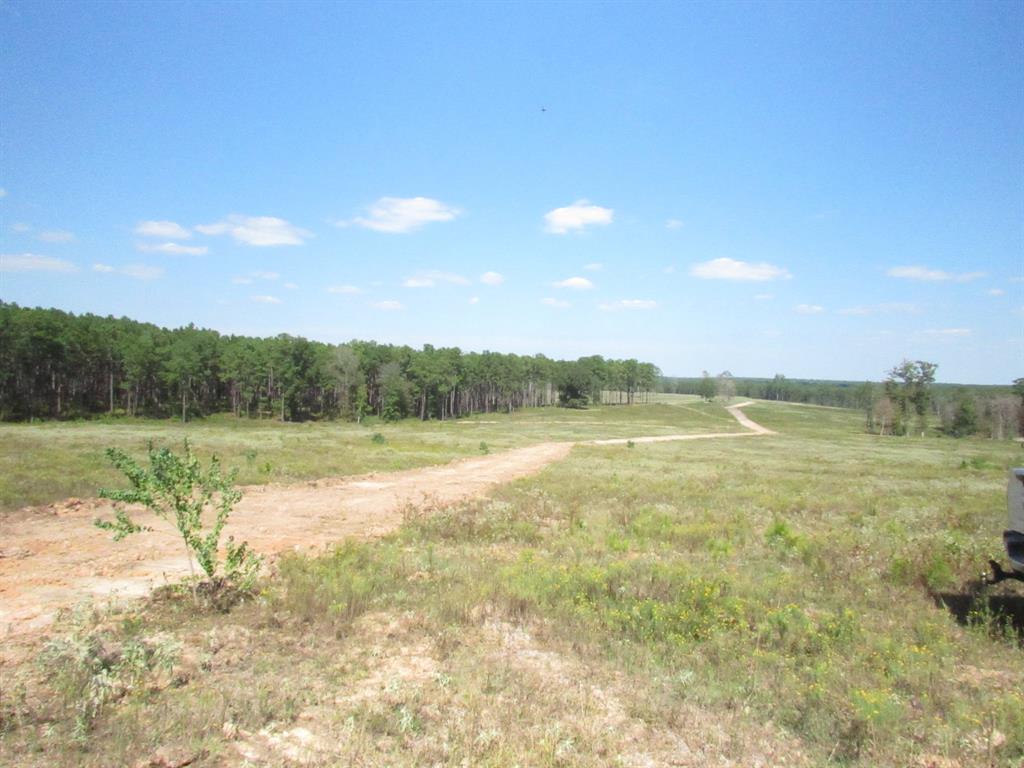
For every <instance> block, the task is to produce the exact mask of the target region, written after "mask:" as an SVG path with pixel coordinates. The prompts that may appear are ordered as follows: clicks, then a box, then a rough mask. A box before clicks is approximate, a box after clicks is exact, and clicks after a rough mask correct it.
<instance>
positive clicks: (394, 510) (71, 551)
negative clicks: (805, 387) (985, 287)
mask: <svg viewBox="0 0 1024 768" xmlns="http://www.w3.org/2000/svg"><path fill="white" fill-rule="evenodd" d="M744 405H749V403H741V404H739V405H735V406H732V407H730V408H729V409H728V410H729V413H731V414H732V415H733V417H734V418H735V419H736V420H737V421H739V422H740V423H741V424H742V425H743V426H744V427H746V428H747V429H748V430H749V431H747V432H724V433H713V434H698V435H664V436H657V437H634V438H631V440H632V442H634V443H652V442H663V441H672V440H708V439H716V438H735V437H750V436H754V435H759V434H760V435H763V434H774V433H772V432H771V431H770V430H767V429H765V428H764V427H762V426H760V425H759V424H757V423H755V422H753V421H751V420H750V419H748V418H747V417H746V416H745V415H744V414H743V413H742V411H740V408H742V407H743V406H744ZM629 441H630V439H627V438H622V439H614V440H593V441H590V442H589V443H588V444H591V445H617V444H625V443H627V442H629ZM574 445H576V443H572V442H558V443H540V444H538V445H532V446H529V447H527V448H518V449H516V450H512V451H506V452H504V453H497V454H491V455H488V456H480V457H474V458H469V459H460V460H458V461H454V462H451V463H450V464H445V465H443V466H439V467H425V468H421V469H413V470H407V471H403V472H391V473H386V474H378V475H369V476H364V477H357V478H346V479H327V480H317V481H313V482H306V483H298V484H295V485H287V486H284V485H262V486H250V487H247V488H245V489H244V494H245V495H244V497H243V499H242V501H241V502H240V503H239V504H238V506H237V507H236V508H235V511H234V513H233V514H232V518H231V522H230V524H229V525H228V527H227V529H226V534H232V533H234V534H235V535H236V536H237V537H238V538H239V539H245V540H246V541H248V542H249V544H250V545H251V546H252V547H253V549H255V550H256V551H257V552H260V553H263V554H265V555H269V556H274V555H278V554H280V553H282V552H286V551H288V550H292V549H302V550H310V549H316V548H318V547H323V546H326V545H328V544H331V543H333V542H336V541H339V540H341V539H345V538H348V537H358V538H369V537H374V536H380V535H383V534H385V533H387V532H389V531H392V530H394V529H395V528H397V527H398V526H399V525H400V524H401V522H402V510H403V508H405V507H406V506H407V505H408V504H420V503H423V502H424V500H429V502H430V503H433V504H442V505H443V504H451V503H453V502H457V501H461V500H464V499H470V498H474V497H478V496H481V495H483V494H485V493H487V491H489V490H490V489H491V488H493V487H494V486H496V485H499V484H502V483H507V482H510V481H512V480H516V479H518V478H520V477H526V476H528V475H532V474H534V473H536V472H538V471H540V470H541V469H543V468H544V467H546V466H547V465H548V464H551V463H552V462H555V461H558V460H559V459H563V458H565V457H566V456H567V455H568V454H569V451H571V450H572V448H573V446H574ZM112 515H113V509H112V507H111V505H110V503H109V502H107V501H104V500H101V499H93V500H87V501H82V500H77V499H71V500H68V501H65V502H62V503H59V504H54V505H51V506H49V507H45V508H42V509H35V510H23V511H22V512H19V513H15V514H13V515H10V516H8V517H7V518H5V519H3V520H0V637H12V636H16V635H24V634H28V633H32V632H33V631H34V630H37V629H40V628H42V627H45V626H46V625H48V624H49V623H50V622H51V621H52V620H53V618H54V616H55V615H56V613H57V611H58V610H59V609H61V608H65V607H71V606H73V605H75V604H77V603H80V602H82V601H85V600H90V599H92V600H97V599H99V600H102V599H105V598H110V599H120V598H130V597H139V596H142V595H145V594H148V593H149V591H150V590H152V589H153V588H154V587H157V586H160V585H161V584H163V583H165V582H172V581H176V580H178V579H180V578H181V577H183V576H186V575H188V574H189V572H190V570H189V560H188V558H187V556H186V553H185V550H184V548H183V545H182V543H181V538H180V537H179V536H178V535H177V534H176V533H172V532H171V531H169V530H168V526H167V524H166V523H164V522H163V521H161V520H158V519H156V518H155V517H153V516H152V515H151V514H150V513H146V512H140V513H138V514H136V515H133V517H134V518H135V519H136V520H137V521H138V522H140V523H141V524H143V525H152V527H153V528H154V531H153V532H152V533H146V534H141V535H139V536H136V537H134V538H133V539H132V540H131V542H130V543H126V542H114V541H112V540H111V536H110V534H109V533H108V532H106V531H103V530H100V529H99V528H97V527H96V526H95V525H93V520H94V519H95V518H96V517H104V518H106V519H110V518H111V517H112Z"/></svg>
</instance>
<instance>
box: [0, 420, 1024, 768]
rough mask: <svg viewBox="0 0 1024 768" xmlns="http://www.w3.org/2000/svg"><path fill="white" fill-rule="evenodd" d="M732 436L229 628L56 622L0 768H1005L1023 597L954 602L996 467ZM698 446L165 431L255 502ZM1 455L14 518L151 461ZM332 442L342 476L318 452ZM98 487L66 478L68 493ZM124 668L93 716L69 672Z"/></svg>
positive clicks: (922, 443)
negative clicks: (132, 767) (489, 454)
mask: <svg viewBox="0 0 1024 768" xmlns="http://www.w3.org/2000/svg"><path fill="white" fill-rule="evenodd" d="M746 412H747V413H748V415H749V416H750V417H751V418H753V419H754V420H755V421H758V422H759V423H761V424H763V425H764V426H766V427H769V428H771V429H774V430H777V431H778V432H779V433H780V434H779V435H778V436H772V437H757V438H750V439H743V440H708V441H695V442H689V443H660V444H651V445H636V446H633V447H628V446H611V447H599V446H580V447H577V448H576V449H575V450H574V451H573V453H572V455H571V457H570V458H569V459H568V460H566V461H563V462H560V463H558V464H555V465H552V466H550V467H549V468H547V469H546V470H544V471H543V472H541V473H540V474H538V475H536V476H534V477H532V478H527V479H524V480H520V481H518V482H516V483H513V484H511V485H508V486H505V487H503V488H501V489H500V490H499V491H497V492H496V493H495V494H493V496H492V497H491V498H490V499H488V500H484V501H479V502H474V503H470V504H466V505H462V506H458V507H454V508H449V509H446V510H441V511H439V512H436V513H433V514H430V515H426V514H425V515H417V514H413V513H410V515H409V516H408V520H407V522H406V523H405V525H403V527H402V528H401V529H400V530H399V531H398V532H396V533H395V534H393V535H391V536H389V537H387V538H385V539H382V540H380V541H376V542H370V543H363V544H352V543H350V544H346V545H342V546H339V548H338V549H337V550H336V551H335V552H333V553H331V554H329V555H326V556H323V557H320V558H301V557H291V558H288V559H286V560H284V561H282V562H281V563H280V566H279V568H278V569H277V570H276V572H275V573H274V575H272V576H270V577H268V579H267V580H266V581H265V582H264V584H263V589H262V592H261V594H260V596H259V597H258V599H255V600H252V601H250V602H248V603H245V604H243V605H241V606H238V607H236V608H235V609H233V610H232V611H231V612H230V613H227V614H220V613H216V612H201V611H197V610H196V609H195V608H194V607H193V606H192V603H191V601H190V599H188V598H180V599H166V600H161V601H156V602H153V603H151V604H149V605H148V606H146V607H143V608H140V609H139V610H138V611H134V612H131V613H127V614H122V615H119V616H117V617H110V616H108V615H101V616H99V617H96V618H92V619H89V618H81V619H79V623H78V624H77V625H73V624H71V623H66V624H65V625H64V626H63V631H64V632H65V633H66V637H67V638H70V639H69V640H67V641H66V645H65V647H64V650H65V652H63V653H57V652H56V651H55V650H54V649H53V648H51V653H50V657H49V660H48V661H47V662H46V663H47V666H46V667H43V666H42V662H40V663H39V664H35V665H25V666H24V667H22V668H20V669H18V670H13V671H10V672H11V674H10V675H5V678H6V679H7V680H8V681H9V682H5V684H4V689H3V700H2V702H0V717H2V718H3V720H2V727H0V734H2V736H0V762H6V763H9V764H21V765H40V766H41V765H51V764H62V763H63V764H70V763H78V764H82V765H96V766H100V765H119V764H132V763H133V762H135V761H136V760H137V759H138V756H139V755H142V756H145V755H149V754H153V753H154V752H155V751H156V750H157V749H158V748H160V747H164V748H173V749H176V750H179V751H180V752H181V753H182V754H187V755H196V756H198V760H197V762H196V764H197V765H221V764H225V765H241V764H243V760H244V759H247V758H245V757H244V755H245V754H248V755H249V756H250V757H249V758H248V759H250V760H251V761H252V763H259V762H261V761H262V762H265V763H266V764H279V765H293V764H299V763H298V762H296V760H297V757H296V756H297V755H298V756H303V757H305V758H308V760H309V762H308V763H307V764H310V765H367V766H369V765H402V766H413V765H443V766H449V765H450V766H456V765H484V766H488V765H489V766H505V765H514V764H516V765H522V766H607V765H643V764H651V765H662V764H670V762H669V760H670V758H678V757H679V756H680V755H682V754H684V753H683V747H682V746H680V745H681V744H685V745H688V747H687V748H689V749H691V750H696V749H698V748H699V749H703V750H704V752H703V753H699V752H691V755H690V757H689V758H688V759H690V761H691V762H690V763H687V764H693V765H719V764H738V765H753V764H763V765H781V764H789V765H799V764H804V765H857V766H921V767H922V768H924V767H926V766H935V767H938V766H945V767H951V766H1001V767H1005V768H1011V767H1013V768H1016V767H1017V766H1020V765H1021V760H1022V759H1024V685H1022V683H1024V650H1022V645H1021V636H1020V635H1018V634H1017V633H1016V632H1015V631H1014V630H1013V628H1012V627H1011V626H1009V625H1008V624H1007V623H1006V622H1005V621H1003V620H1002V618H1001V617H1000V616H999V615H998V610H999V609H1003V610H1006V611H1007V612H1009V613H1011V614H1014V613H1015V615H1016V617H1017V618H1018V619H1020V617H1021V616H1024V589H1021V588H1019V587H1016V586H1015V585H1002V586H1000V587H997V588H992V589H991V590H990V591H989V592H988V593H986V595H985V596H984V597H985V599H975V600H973V602H972V597H973V596H974V593H973V592H972V591H971V590H972V588H971V587H970V583H971V582H972V581H973V580H975V579H976V578H977V576H978V573H979V572H980V571H981V569H982V568H983V567H984V564H985V562H986V560H987V559H988V558H989V557H990V556H996V557H998V556H999V555H1000V549H1001V538H1000V536H1001V532H1002V529H1003V526H1004V523H1005V482H1006V480H1005V473H1006V470H1007V469H1008V468H1009V467H1011V466H1018V465H1020V464H1022V463H1024V456H1022V450H1021V446H1020V445H1019V444H1016V443H1009V442H1007V443H995V442H990V441H981V440H959V441H957V440H951V439H943V438H924V439H914V438H911V439H905V438H892V437H884V438H882V437H877V436H872V435H866V434H863V431H862V425H861V417H860V415H859V414H856V413H852V412H847V411H842V410H837V409H826V408H814V407H808V406H796V405H786V404H774V403H761V404H756V405H752V406H749V407H748V408H747V409H746ZM726 420H729V416H728V414H726V413H725V412H724V410H723V409H722V408H721V407H719V406H714V405H699V404H697V403H695V402H693V401H674V402H672V403H668V402H666V403H663V404H658V405H652V406H642V407H641V406H638V407H633V408H611V409H609V408H606V409H595V410H593V411H586V412H581V413H567V412H565V411H561V410H554V409H552V410H545V411H533V412H528V413H524V414H516V415H513V416H498V417H487V418H485V417H481V418H480V419H479V420H478V421H479V422H480V423H476V424H472V425H470V426H463V425H461V424H460V425H456V424H448V425H436V424H426V425H421V424H400V425H394V426H387V427H379V426H370V427H367V428H356V427H343V426H337V427H335V426H329V425H328V426H324V425H312V426H297V427H290V426H284V427H282V426H280V425H259V426H251V425H244V426H239V425H235V424H226V423H223V422H211V423H208V424H203V425H198V426H196V427H194V428H192V429H190V432H189V434H190V436H191V437H192V438H193V439H194V440H195V442H196V444H197V445H198V446H199V447H200V448H202V449H204V450H212V449H216V450H218V451H220V452H222V453H224V454H225V455H227V456H228V457H238V456H241V457H242V458H243V461H244V451H245V450H247V449H248V448H247V446H250V445H251V446H253V448H254V449H255V450H257V451H258V455H257V458H256V459H255V463H257V464H258V463H259V462H261V461H264V460H266V461H270V462H271V463H272V464H273V467H274V469H273V473H272V474H275V475H276V479H281V478H291V477H306V476H312V475H317V476H319V475H326V474H335V473H343V472H361V471H365V470H367V469H387V468H390V467H391V466H413V465H416V464H424V463H431V462H437V461H444V460H446V459H447V458H451V457H455V456H459V455H467V454H472V453H474V452H477V451H478V450H479V443H480V442H481V441H485V442H487V444H488V446H490V448H491V449H492V450H500V449H502V448H505V447H511V446H514V445H521V444H524V443H529V442H536V441H539V440H548V439H559V440H561V439H578V438H581V437H613V436H628V435H640V434H658V433H661V434H667V433H671V432H674V431H700V430H706V431H724V429H723V428H726V427H727V426H728V422H727V421H726ZM488 421H496V422H497V423H496V424H488V423H484V422H488ZM5 429H6V430H8V431H5V432H4V444H5V446H8V448H5V451H6V450H8V449H9V446H10V445H11V443H10V442H9V441H8V438H9V437H10V436H11V435H14V436H15V439H16V440H20V441H21V442H20V443H18V444H19V445H21V446H23V450H25V451H26V452H27V454H28V456H30V457H33V460H34V461H35V462H37V470H38V471H39V472H40V474H41V476H43V477H46V478H50V479H47V480H46V481H45V483H42V484H41V488H45V489H46V490H45V491H42V490H41V491H40V495H39V496H38V498H39V499H41V500H44V501H45V500H46V499H48V498H52V497H54V495H55V494H59V493H60V490H59V489H60V488H61V487H63V486H61V485H60V481H58V480H57V479H55V478H58V477H59V476H60V475H61V474H62V473H61V471H60V469H59V467H56V466H54V467H52V468H50V469H48V470H46V467H48V466H49V463H51V462H60V461H65V460H70V459H69V458H68V457H71V456H73V455H75V454H77V453H78V452H81V451H82V450H83V447H84V446H103V445H106V444H107V443H108V442H110V441H113V440H124V441H125V442H126V443H129V444H139V443H140V442H141V441H144V440H145V439H147V437H148V436H149V435H150V434H154V435H157V436H159V437H160V438H161V439H168V440H176V439H178V438H179V437H180V436H181V434H182V432H181V430H180V429H178V428H176V427H173V426H170V425H157V426H153V427H145V428H144V427H138V426H124V425H108V424H101V425H91V424H82V425H73V426H70V427H69V426H63V425H56V426H54V425H46V426H43V427H17V428H5ZM147 429H149V430H151V432H148V433H147V432H146V430H147ZM375 431H380V432H382V433H384V434H385V435H386V438H387V443H386V446H385V447H386V449H387V452H388V453H387V454H382V453H378V448H379V446H376V445H374V444H373V443H371V441H370V440H369V439H368V436H369V435H371V434H372V433H373V432H375ZM120 444H125V443H120ZM332 446H337V450H338V453H344V454H346V456H347V458H345V459H341V458H338V459H336V460H334V459H323V458H322V457H321V456H320V455H319V453H321V452H325V451H327V450H328V449H329V448H331V447H332ZM90 450H98V448H92V449H90ZM312 454H317V455H312ZM324 461H326V462H327V463H326V464H324V463H322V462H324ZM332 461H335V462H336V463H331V462H332ZM101 465H102V462H101V461H100V459H99V458H96V459H95V461H91V463H85V462H83V463H81V464H79V463H76V464H74V465H73V466H75V467H76V468H77V469H76V470H75V472H76V473H77V475H78V476H77V477H76V478H75V479H74V482H78V483H81V484H83V487H85V484H87V483H89V482H92V483H94V484H95V483H96V482H97V481H96V479H95V478H96V477H97V475H96V474H93V473H97V472H100V469H99V467H101ZM328 466H329V469H328V468H327V467H328ZM321 468H324V471H319V470H320V469H321ZM44 470H46V472H45V474H44ZM246 471H248V470H246ZM253 471H255V470H253ZM50 472H52V473H53V474H52V475H51V474H50ZM32 477H33V470H32V469H31V467H30V468H29V469H27V470H25V472H24V475H23V479H20V480H17V482H16V483H15V482H12V481H10V480H9V479H8V480H5V483H8V486H7V487H5V494H7V495H5V497H4V498H5V500H7V501H6V502H5V503H8V504H13V505H17V504H18V503H27V501H25V499H21V500H18V498H17V496H18V494H24V493H25V491H24V490H20V489H21V488H23V486H24V484H26V483H29V482H30V481H31V478H32ZM245 479H246V480H248V481H255V480H257V479H258V475H248V476H246V478H245ZM70 481H71V480H68V482H70ZM988 598H991V599H988ZM947 604H948V605H949V606H952V608H953V609H956V610H953V609H951V608H950V607H947ZM76 626H77V628H76ZM90 643H92V644H93V645H90ZM132 643H136V644H142V645H143V646H145V647H146V648H148V649H149V650H148V651H147V653H148V654H149V655H148V656H147V655H146V654H142V657H144V659H146V661H144V663H139V664H136V665H135V666H134V667H129V666H126V665H123V664H121V663H118V664H117V665H115V666H113V667H111V668H110V669H112V670H113V671H112V672H111V671H110V670H108V673H109V674H108V677H109V676H110V675H113V677H114V679H115V684H114V687H115V688H116V689H117V690H118V695H117V696H116V697H113V696H112V697H110V699H109V701H106V700H105V703H104V706H102V708H96V711H95V712H92V711H91V710H89V705H88V701H89V698H88V697H89V695H90V693H89V692H90V691H94V689H95V687H96V683H95V680H94V678H95V675H96V672H95V669H93V668H86V667H88V664H86V665H84V666H83V662H82V661H81V660H82V659H83V658H86V659H92V658H94V657H97V658H98V656H97V654H98V652H97V651H95V648H96V644H99V646H100V647H102V648H107V649H109V648H111V647H118V648H134V647H135V645H132ZM68 648H71V649H72V650H70V651H69V650H67V649H68ZM83 648H84V649H86V650H85V651H84V652H82V649H83ZM89 648H92V649H93V650H92V651H89V650H88V649H89ZM161 648H170V649H172V650H173V652H174V653H173V655H174V657H175V658H176V659H177V660H176V661H174V662H173V664H172V663H170V662H169V663H168V668H169V669H171V671H170V672H168V671H165V670H162V669H161V665H160V663H159V660H160V658H162V656H161V654H160V653H157V652H156V651H155V650H154V649H161ZM75 649H78V650H77V651H76V650H75ZM57 650H60V649H57ZM90 653H92V655H91V656H90ZM137 656H139V654H136V657H137ZM132 658H135V657H132ZM90 663H91V662H90ZM90 670H91V671H90ZM5 672H8V671H7V670H5ZM83 701H86V704H83ZM83 711H84V712H85V713H86V714H87V715H88V717H85V718H83V717H82V713H83ZM76 722H78V728H77V730H76V727H75V724H76ZM289 750H291V751H290V752H289ZM289 755H291V757H289ZM292 758H296V760H293V759H292ZM645 761H646V762H645ZM730 761H731V762H730Z"/></svg>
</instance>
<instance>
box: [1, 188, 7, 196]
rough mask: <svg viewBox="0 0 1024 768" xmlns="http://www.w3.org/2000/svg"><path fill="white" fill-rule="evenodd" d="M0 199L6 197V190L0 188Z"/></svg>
mask: <svg viewBox="0 0 1024 768" xmlns="http://www.w3.org/2000/svg"><path fill="white" fill-rule="evenodd" d="M0 197H7V190H6V189H4V188H3V187H0Z"/></svg>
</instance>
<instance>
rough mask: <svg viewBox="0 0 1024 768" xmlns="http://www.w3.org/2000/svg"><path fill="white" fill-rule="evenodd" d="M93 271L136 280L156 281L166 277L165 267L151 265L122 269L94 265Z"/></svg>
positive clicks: (134, 265)
mask: <svg viewBox="0 0 1024 768" xmlns="http://www.w3.org/2000/svg"><path fill="white" fill-rule="evenodd" d="M92 271H93V272H102V273H104V274H109V275H124V276H125V277H132V278H135V279H136V280H156V279H157V278H160V277H163V275H164V270H163V267H154V266H151V265H149V264H125V265H124V266H121V267H112V266H110V265H109V264H93V265H92Z"/></svg>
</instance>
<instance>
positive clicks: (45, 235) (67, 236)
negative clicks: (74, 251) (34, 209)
mask: <svg viewBox="0 0 1024 768" xmlns="http://www.w3.org/2000/svg"><path fill="white" fill-rule="evenodd" d="M38 239H39V240H42V241H43V242H44V243H70V242H71V241H73V240H74V239H75V233H74V232H68V231H67V230H65V229H48V230H46V231H45V232H40V233H39V237H38Z"/></svg>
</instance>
